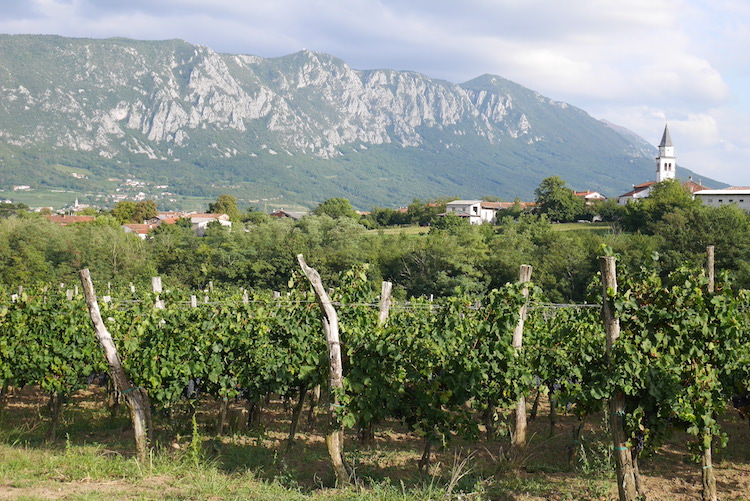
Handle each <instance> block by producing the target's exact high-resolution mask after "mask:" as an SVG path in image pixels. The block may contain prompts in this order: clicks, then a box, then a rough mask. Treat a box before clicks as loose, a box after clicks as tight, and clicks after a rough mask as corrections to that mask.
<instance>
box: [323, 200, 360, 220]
mask: <svg viewBox="0 0 750 501" xmlns="http://www.w3.org/2000/svg"><path fill="white" fill-rule="evenodd" d="M313 214H316V215H318V216H323V215H325V216H329V217H332V218H333V219H338V218H340V217H349V218H352V219H357V218H358V217H359V215H358V214H357V212H356V211H355V210H354V207H352V204H351V203H349V200H347V199H346V198H329V199H328V200H325V201H323V202H321V203H320V205H318V206H317V207H315V209H313Z"/></svg>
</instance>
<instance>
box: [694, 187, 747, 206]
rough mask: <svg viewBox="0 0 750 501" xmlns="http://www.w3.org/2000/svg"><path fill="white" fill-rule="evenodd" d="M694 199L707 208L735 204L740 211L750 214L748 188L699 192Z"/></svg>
mask: <svg viewBox="0 0 750 501" xmlns="http://www.w3.org/2000/svg"><path fill="white" fill-rule="evenodd" d="M695 197H696V198H697V199H698V200H700V201H701V202H703V205H708V206H709V207H721V206H722V205H731V204H737V207H739V208H740V209H745V210H746V211H748V212H750V187H748V186H736V187H733V188H725V189H723V190H701V191H699V192H697V193H695Z"/></svg>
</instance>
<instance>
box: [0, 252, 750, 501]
mask: <svg viewBox="0 0 750 501" xmlns="http://www.w3.org/2000/svg"><path fill="white" fill-rule="evenodd" d="M602 262H604V260H603V261H602ZM609 262H611V263H614V261H613V260H611V259H610V261H609ZM711 275H712V274H711V273H709V274H707V273H706V272H705V271H704V270H703V269H688V268H681V269H679V270H677V271H674V272H672V273H669V274H660V273H659V272H658V268H656V267H651V268H644V269H642V270H641V272H640V273H638V274H632V275H629V276H620V277H617V282H619V283H617V282H610V281H608V277H607V275H606V273H602V275H601V277H603V278H601V277H600V279H599V282H597V283H594V284H592V285H591V287H590V301H589V303H587V304H567V305H562V304H551V303H547V302H545V299H544V293H543V291H541V290H539V289H537V288H536V287H535V286H534V285H533V277H532V281H531V282H527V281H525V280H523V281H519V283H517V284H507V285H506V286H504V287H502V288H499V289H495V290H493V291H492V292H491V293H489V294H488V295H486V296H484V297H471V296H465V295H460V294H459V295H456V296H453V297H449V298H442V299H439V300H435V301H433V300H430V299H427V298H415V299H411V300H409V301H391V300H390V298H388V297H386V296H387V294H386V293H385V289H381V286H380V284H374V283H373V282H372V281H369V280H368V278H367V269H366V267H357V268H353V269H352V270H350V271H348V272H346V273H344V274H343V275H342V277H341V279H340V283H341V285H340V286H338V287H337V288H336V289H335V290H331V291H329V294H330V298H328V297H327V295H325V294H324V296H326V297H321V294H320V293H317V292H316V291H315V290H313V287H314V286H311V284H310V283H308V281H307V279H306V277H305V275H304V274H299V273H298V274H296V275H295V276H294V278H293V279H292V281H291V282H290V284H289V291H290V292H288V293H284V294H278V293H274V292H273V291H245V290H236V291H226V290H209V289H207V290H205V291H199V292H195V291H190V292H185V291H176V290H175V291H170V290H156V291H148V292H146V291H135V290H132V289H122V290H110V289H108V288H107V287H106V285H104V284H99V285H98V289H100V290H106V292H107V296H106V298H104V297H103V296H101V297H100V298H99V300H98V301H97V307H98V308H99V309H100V313H101V319H102V322H103V327H104V328H105V329H106V331H107V332H108V333H109V334H110V335H111V338H112V340H113V341H114V346H115V347H116V351H117V354H118V357H119V360H120V361H121V363H122V370H123V371H124V374H125V375H126V376H127V381H128V384H129V386H127V387H122V384H123V383H122V381H117V380H115V379H116V378H114V379H113V378H112V377H111V367H112V363H111V361H110V363H109V364H108V359H106V358H105V357H104V356H103V351H102V345H100V340H98V339H97V335H95V333H94V327H92V317H93V315H92V313H91V309H90V304H87V298H86V297H85V296H84V294H83V292H84V291H83V289H84V288H83V287H82V288H81V289H80V290H79V288H78V286H72V285H68V286H62V287H61V286H59V285H56V286H52V285H47V286H42V287H36V288H33V289H32V288H22V289H20V290H12V291H11V290H4V291H1V292H0V382H2V386H3V388H2V404H3V405H6V406H7V405H8V404H9V403H10V402H11V401H12V400H13V398H14V395H15V394H16V393H19V392H22V390H23V389H25V388H33V389H35V391H38V392H39V394H42V395H44V396H45V398H48V399H49V403H48V410H49V413H48V418H47V422H46V426H45V430H46V431H45V433H46V436H47V438H48V439H49V440H50V441H54V440H56V439H58V438H59V429H60V416H61V415H62V414H63V413H64V412H65V411H64V409H65V407H66V405H67V404H66V403H68V402H71V401H72V400H73V399H74V397H75V396H76V395H77V394H80V393H81V391H85V390H89V389H90V388H92V387H97V386H98V387H100V388H101V390H97V391H100V392H104V394H106V395H107V398H108V400H107V412H109V413H111V415H112V416H116V414H117V412H118V407H120V406H122V402H126V403H128V405H129V406H131V407H132V403H131V402H132V398H133V397H134V396H136V395H138V396H142V397H143V398H144V399H145V400H144V401H145V402H147V403H146V405H145V408H144V409H143V410H144V412H145V420H146V428H147V432H148V439H147V440H148V446H149V448H158V447H160V445H159V444H162V445H161V446H162V447H163V444H166V443H169V442H171V441H172V440H174V437H175V436H178V435H180V434H181V435H183V436H184V435H185V434H188V435H190V434H191V433H192V436H193V442H196V440H199V441H200V440H201V437H203V438H205V437H207V436H214V437H222V436H227V435H235V436H237V435H242V434H246V435H252V434H253V433H256V434H257V433H258V430H262V429H264V428H267V427H269V426H270V424H269V423H268V422H267V421H268V419H270V417H271V416H274V415H276V414H275V413H276V412H282V413H284V414H286V416H287V417H286V420H288V422H289V429H288V436H287V438H286V440H285V441H284V443H283V445H281V444H279V445H278V453H279V454H284V453H288V451H293V450H294V448H295V447H296V446H298V444H297V441H298V435H299V430H300V428H301V426H302V425H301V423H302V422H306V423H308V425H309V424H310V423H313V422H317V426H316V427H315V429H316V430H317V431H316V433H319V434H320V435H325V436H326V437H331V436H334V434H335V433H337V432H340V433H341V435H340V436H339V438H340V443H338V445H335V447H334V448H335V449H336V450H337V451H339V452H340V453H341V461H342V464H341V465H339V467H340V468H343V471H345V472H346V473H345V476H342V475H340V474H339V472H338V471H336V475H335V476H330V477H329V479H328V480H326V483H327V487H333V486H334V484H337V485H338V486H339V487H342V486H343V485H344V484H347V483H350V484H352V485H353V486H354V487H353V488H359V489H367V488H368V479H367V478H364V477H363V476H361V475H359V474H358V473H357V471H356V468H353V467H352V465H351V461H352V460H351V458H350V457H348V456H350V454H351V451H352V450H358V449H362V448H365V447H373V444H375V442H376V436H379V435H380V434H379V430H382V429H383V428H384V427H389V428H390V427H393V426H394V425H395V426H398V427H400V429H403V431H404V433H406V434H408V436H410V437H414V438H418V440H419V450H418V451H417V452H418V454H419V455H420V459H419V461H418V462H417V464H415V465H413V466H411V467H410V466H405V468H414V469H416V470H421V471H422V472H423V474H424V475H429V472H430V471H431V467H433V466H435V459H434V456H435V454H439V453H441V451H447V450H450V449H451V447H452V446H453V445H454V444H462V446H465V445H467V444H468V445H467V446H468V447H469V448H471V446H472V444H473V446H474V448H479V447H480V446H484V445H487V446H489V445H488V444H494V445H493V450H494V451H496V454H494V455H493V456H492V457H493V459H494V460H495V461H496V462H498V463H500V462H502V463H503V464H510V465H514V466H513V467H518V468H521V467H523V463H524V458H526V457H527V455H526V451H527V447H528V446H529V445H528V444H529V442H530V441H532V440H534V437H529V438H528V439H527V437H526V432H525V430H526V419H527V418H526V413H527V412H529V413H530V418H533V417H534V416H536V414H537V413H538V412H539V411H538V410H537V409H538V407H539V405H540V401H541V402H542V403H543V405H545V406H546V407H545V408H546V411H547V412H548V413H549V414H550V428H551V429H550V433H553V432H554V426H555V419H556V416H559V415H561V414H565V415H566V416H572V417H573V418H574V422H573V424H572V425H571V429H570V430H565V437H567V438H565V440H567V441H568V442H569V443H568V445H567V447H566V451H567V464H568V466H569V468H570V469H575V468H577V467H578V466H577V465H579V464H580V461H581V457H580V455H581V454H587V451H588V453H590V452H591V451H590V450H587V449H586V448H585V447H583V445H582V444H583V442H584V440H583V437H582V432H583V430H584V429H585V425H586V423H591V422H592V421H596V422H600V421H601V419H602V416H604V417H605V418H606V419H604V420H605V422H606V425H605V428H606V429H608V430H609V431H608V432H607V433H608V435H607V436H608V437H609V438H607V440H606V441H604V442H603V443H604V445H603V446H602V447H604V449H606V450H607V454H609V456H608V457H610V460H611V464H612V471H616V472H617V474H616V477H615V478H616V480H611V483H612V485H614V484H617V489H618V492H619V497H620V499H638V498H639V496H647V495H648V496H651V495H652V494H657V493H650V492H646V490H645V487H644V485H643V483H642V482H641V478H640V477H641V472H640V471H639V464H642V463H643V460H644V458H648V457H652V456H653V455H658V454H659V451H660V448H661V447H662V446H663V444H665V443H666V442H667V441H669V440H670V439H671V437H673V436H674V435H675V434H687V435H686V436H688V437H690V439H689V444H688V449H687V450H688V451H689V453H690V454H691V457H692V463H691V464H692V465H693V466H691V468H693V469H694V471H695V472H698V474H699V475H700V478H701V479H702V485H701V487H700V492H702V496H703V499H717V496H719V495H720V496H721V497H722V499H743V497H742V496H743V495H745V494H743V493H742V492H739V491H737V490H736V489H738V488H740V487H738V486H736V485H732V484H731V483H730V484H727V483H726V482H725V483H722V484H720V487H723V488H724V491H723V492H722V490H721V489H720V488H717V485H716V476H717V475H720V473H718V472H716V471H715V470H719V469H720V466H718V465H716V464H714V461H713V459H712V458H713V457H714V456H715V455H716V454H717V451H720V450H721V448H722V447H724V446H726V445H727V441H728V440H729V439H730V438H733V437H729V436H728V434H727V432H726V430H725V429H723V428H722V423H723V422H724V421H723V416H725V415H726V414H728V413H729V412H735V411H734V410H733V409H732V407H733V406H734V407H738V408H740V410H743V411H750V407H747V408H744V409H743V406H746V405H749V404H750V402H748V396H750V393H749V392H750V317H749V316H748V307H749V306H750V295H748V293H747V291H738V290H735V289H733V288H732V285H731V283H730V281H729V279H728V277H727V276H722V277H721V278H720V279H719V280H717V281H716V283H714V280H713V277H712V276H711ZM602 281H604V284H602ZM89 299H90V298H89ZM105 299H106V300H105ZM324 306H328V307H331V308H333V309H335V311H334V313H335V316H336V317H337V318H335V321H336V322H337V324H336V325H335V328H336V329H337V335H339V336H340V338H337V339H334V340H333V341H332V340H331V339H332V338H331V337H327V335H328V334H330V331H331V329H333V328H334V325H333V324H332V318H331V313H330V310H328V313H327V314H326V313H325V311H326V310H325V308H324ZM603 312H604V314H603ZM608 314H609V317H608ZM326 315H327V316H326ZM603 317H604V319H603ZM324 331H325V334H326V335H324ZM521 339H522V340H521ZM336 354H338V355H336ZM334 355H336V356H339V355H340V370H341V374H342V378H341V384H340V386H337V385H335V384H332V381H333V380H334V374H333V372H334V369H333V367H334V364H333V362H332V360H333V359H334V358H335V357H334ZM108 372H109V375H108ZM274 402H276V403H274ZM274 406H275V407H274ZM279 406H281V407H279ZM280 408H281V409H283V410H281V411H279V409H280ZM316 413H317V414H327V417H326V418H325V419H323V418H321V416H320V415H319V416H318V419H317V421H315V419H314V417H315V415H316ZM196 416H202V421H201V422H200V423H199V422H198V421H197V420H196ZM253 430H255V431H253ZM344 436H346V437H347V442H346V443H344ZM201 444H202V442H198V443H197V445H196V444H195V443H194V444H193V447H194V449H193V450H196V449H195V447H197V448H198V449H201V448H202V447H203V446H202V445H201ZM204 445H205V444H204ZM745 445H746V444H745ZM328 450H329V452H331V450H332V446H331V445H330V443H329V446H328ZM331 458H332V459H333V458H334V454H333V453H331ZM141 459H144V458H143V457H141ZM746 459H748V458H746ZM333 461H334V462H333V463H332V468H333V470H336V468H337V465H336V463H335V459H333ZM745 465H747V462H746V463H745ZM451 488H453V487H451ZM448 494H450V489H449V492H448ZM519 499H520V498H519ZM524 499H527V498H524ZM528 499H531V498H528Z"/></svg>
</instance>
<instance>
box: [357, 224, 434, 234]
mask: <svg viewBox="0 0 750 501" xmlns="http://www.w3.org/2000/svg"><path fill="white" fill-rule="evenodd" d="M371 231H382V232H383V234H384V235H401V234H402V233H403V234H404V235H421V234H423V233H427V232H428V231H430V227H429V226H397V227H394V228H379V229H377V230H371Z"/></svg>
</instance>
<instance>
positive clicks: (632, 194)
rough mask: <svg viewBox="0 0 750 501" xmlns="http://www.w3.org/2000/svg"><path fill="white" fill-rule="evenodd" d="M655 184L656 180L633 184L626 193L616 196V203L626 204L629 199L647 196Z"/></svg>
mask: <svg viewBox="0 0 750 501" xmlns="http://www.w3.org/2000/svg"><path fill="white" fill-rule="evenodd" d="M655 184H656V181H648V182H646V183H642V184H634V185H633V189H632V190H631V191H629V192H627V193H623V194H622V195H620V196H619V197H617V204H618V205H626V204H627V203H628V202H630V201H631V200H640V199H643V198H647V197H648V196H649V195H650V194H651V187H652V186H653V185H655Z"/></svg>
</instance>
